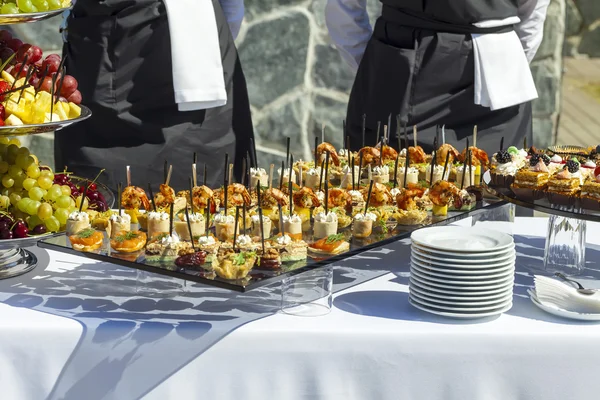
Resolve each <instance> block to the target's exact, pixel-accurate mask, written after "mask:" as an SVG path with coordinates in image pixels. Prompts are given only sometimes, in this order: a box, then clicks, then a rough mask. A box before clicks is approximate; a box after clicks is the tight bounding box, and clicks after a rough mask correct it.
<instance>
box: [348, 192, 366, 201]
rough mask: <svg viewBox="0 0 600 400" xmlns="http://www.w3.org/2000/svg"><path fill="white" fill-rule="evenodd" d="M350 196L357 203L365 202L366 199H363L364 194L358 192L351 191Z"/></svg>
mask: <svg viewBox="0 0 600 400" xmlns="http://www.w3.org/2000/svg"><path fill="white" fill-rule="evenodd" d="M348 194H349V195H350V196H351V197H352V201H353V202H355V203H360V202H363V201H365V198H364V197H363V195H362V193H361V192H360V191H358V190H349V191H348Z"/></svg>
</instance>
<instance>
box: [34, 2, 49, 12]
mask: <svg viewBox="0 0 600 400" xmlns="http://www.w3.org/2000/svg"><path fill="white" fill-rule="evenodd" d="M31 2H32V3H33V5H34V6H36V8H37V9H38V11H48V10H49V9H50V6H49V5H48V2H47V1H46V0H31Z"/></svg>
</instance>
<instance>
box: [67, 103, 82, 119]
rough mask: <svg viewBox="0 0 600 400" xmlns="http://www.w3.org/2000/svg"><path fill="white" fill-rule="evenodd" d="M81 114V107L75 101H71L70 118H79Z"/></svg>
mask: <svg viewBox="0 0 600 400" xmlns="http://www.w3.org/2000/svg"><path fill="white" fill-rule="evenodd" d="M80 116H81V107H79V106H78V105H77V104H75V103H71V102H69V118H70V119H73V118H79V117H80Z"/></svg>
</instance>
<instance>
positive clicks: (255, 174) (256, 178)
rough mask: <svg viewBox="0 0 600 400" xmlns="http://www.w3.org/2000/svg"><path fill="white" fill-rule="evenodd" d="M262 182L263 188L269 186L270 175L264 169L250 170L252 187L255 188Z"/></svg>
mask: <svg viewBox="0 0 600 400" xmlns="http://www.w3.org/2000/svg"><path fill="white" fill-rule="evenodd" d="M259 182H260V186H261V187H267V186H269V175H268V174H267V171H265V170H264V169H263V168H250V187H251V188H255V187H256V185H257V184H258V183H259Z"/></svg>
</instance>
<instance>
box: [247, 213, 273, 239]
mask: <svg viewBox="0 0 600 400" xmlns="http://www.w3.org/2000/svg"><path fill="white" fill-rule="evenodd" d="M250 226H251V232H252V235H253V236H256V237H261V235H260V217H259V215H258V214H255V215H253V216H252V223H251V225H250ZM271 229H272V224H271V218H269V217H265V216H264V215H263V236H262V237H264V238H265V239H267V238H269V237H271Z"/></svg>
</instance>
